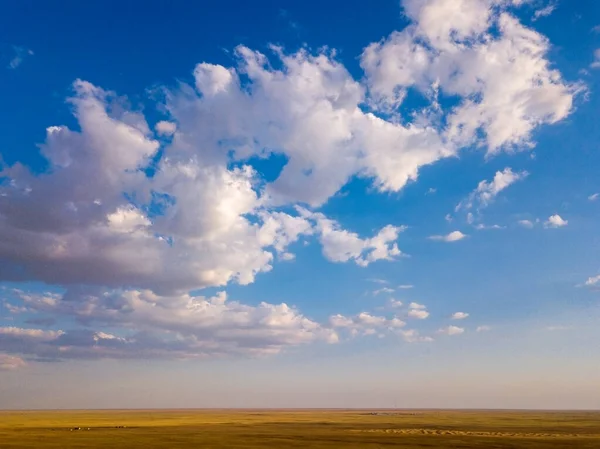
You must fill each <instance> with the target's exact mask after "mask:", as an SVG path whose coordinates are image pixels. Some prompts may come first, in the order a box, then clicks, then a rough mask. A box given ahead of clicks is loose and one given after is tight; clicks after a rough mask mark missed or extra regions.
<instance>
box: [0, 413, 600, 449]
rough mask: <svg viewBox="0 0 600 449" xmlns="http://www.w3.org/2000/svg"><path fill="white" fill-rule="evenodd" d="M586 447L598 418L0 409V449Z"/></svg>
mask: <svg viewBox="0 0 600 449" xmlns="http://www.w3.org/2000/svg"><path fill="white" fill-rule="evenodd" d="M189 447H193V448H309V447H310V448H338V447H339V448H342V447H343V448H359V447H360V448H384V447H385V448H387V447H402V448H434V447H435V448H446V447H447V448H451V447H452V448H458V447H460V448H471V447H473V448H590V449H592V448H594V449H600V413H596V412H491V411H490V412H488V411H397V410H394V411H390V410H387V411H369V410H364V411H358V410H351V411H338V410H306V411H299V410H278V411H269V410H256V411H253V410H240V411H232V410H210V411H209V410H135V411H125V410H114V411H56V412H37V411H35V412H8V411H7V412H0V448H2V449H12V448H21V449H22V448H28V449H30V448H111V449H112V448H123V449H125V448H189Z"/></svg>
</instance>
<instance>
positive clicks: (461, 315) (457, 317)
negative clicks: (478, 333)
mask: <svg viewBox="0 0 600 449" xmlns="http://www.w3.org/2000/svg"><path fill="white" fill-rule="evenodd" d="M468 317H469V314H468V313H465V312H456V313H454V314H452V319H453V320H464V319H465V318H468Z"/></svg>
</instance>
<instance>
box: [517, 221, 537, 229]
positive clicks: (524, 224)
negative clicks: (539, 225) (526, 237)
mask: <svg viewBox="0 0 600 449" xmlns="http://www.w3.org/2000/svg"><path fill="white" fill-rule="evenodd" d="M518 223H519V226H522V227H524V228H527V229H531V228H533V226H534V224H533V221H531V220H519V221H518Z"/></svg>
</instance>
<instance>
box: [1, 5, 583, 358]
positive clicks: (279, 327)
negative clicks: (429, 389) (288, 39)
mask: <svg viewBox="0 0 600 449" xmlns="http://www.w3.org/2000/svg"><path fill="white" fill-rule="evenodd" d="M513 3H514V2H513V1H509V0H460V1H459V2H458V4H457V2H456V0H426V1H422V0H405V1H404V3H403V5H404V8H405V12H406V16H407V17H408V18H409V20H410V21H411V23H410V25H409V26H408V27H407V28H406V29H404V30H403V31H399V32H394V33H392V34H391V35H390V36H389V37H387V38H386V39H384V40H383V41H381V42H377V43H373V44H371V45H368V46H367V47H366V48H365V50H364V52H363V53H362V55H361V66H362V68H363V70H364V76H360V80H357V79H355V78H354V77H353V76H352V75H351V74H350V73H349V71H348V70H347V69H346V67H344V65H343V64H341V63H340V62H339V61H338V60H337V59H336V56H335V52H334V51H329V50H323V51H317V52H311V51H309V50H307V49H301V50H299V51H296V52H292V53H286V52H285V51H284V50H283V49H281V48H278V47H272V48H271V49H270V51H269V54H268V55H266V54H262V53H260V52H258V51H255V50H252V49H250V48H248V47H245V46H239V47H237V48H236V49H235V52H234V62H233V63H232V65H231V66H229V67H225V66H222V65H215V64H211V63H210V62H201V63H199V64H197V65H196V67H195V69H194V71H193V81H192V82H191V83H189V84H186V83H181V84H178V85H177V87H175V88H172V89H167V88H162V89H160V92H161V94H162V98H161V99H159V100H157V102H158V103H159V104H158V105H157V106H158V109H159V110H161V111H164V113H165V116H164V117H163V118H164V120H161V121H159V122H158V123H156V125H155V126H154V129H152V128H151V126H150V125H149V124H148V123H147V120H146V117H145V116H144V115H143V114H142V113H141V112H140V111H136V110H132V109H131V107H129V106H128V104H127V102H126V100H125V99H123V98H122V97H120V96H118V95H117V94H116V93H114V92H109V91H106V90H104V89H102V88H101V87H99V86H95V85H93V84H91V83H89V82H86V81H82V80H77V81H76V82H75V83H74V84H73V95H72V97H71V98H70V99H69V103H70V105H71V107H72V110H73V113H74V118H75V120H76V121H77V124H76V126H75V127H73V128H69V127H67V126H60V125H59V126H49V127H48V128H47V130H46V137H45V140H44V142H43V143H42V144H41V145H40V151H41V155H42V156H43V157H44V158H45V159H46V161H47V165H48V170H47V171H46V172H44V173H37V172H34V171H32V170H31V169H29V168H28V167H26V166H25V165H23V164H20V163H16V164H14V165H12V166H6V167H4V166H3V167H2V169H1V171H0V177H1V178H2V179H3V180H4V181H3V182H2V183H1V184H0V273H2V280H4V281H38V282H45V283H47V284H52V285H60V286H63V287H65V288H66V289H67V293H66V294H65V295H64V296H62V295H61V296H60V297H53V296H48V295H46V296H45V300H44V301H38V302H36V301H35V300H33V299H31V300H30V302H29V303H27V301H26V300H25V299H24V298H23V299H22V305H18V306H11V307H27V308H29V309H31V311H30V312H26V313H41V314H44V313H45V314H50V315H52V316H58V315H67V316H70V317H72V318H73V319H75V320H76V321H78V322H81V323H86V325H88V324H89V326H93V327H90V328H86V329H83V330H82V329H72V330H69V329H65V330H63V331H61V332H62V333H60V334H49V333H48V332H59V330H53V331H50V330H47V331H42V330H39V329H38V331H40V332H37V333H36V332H33V331H35V330H33V331H31V332H29V331H30V330H26V329H21V328H10V329H11V330H10V331H9V330H7V329H9V328H4V331H2V333H0V337H1V338H2V339H3V340H2V346H1V347H2V348H3V350H4V349H5V348H9V347H10V348H12V349H11V350H10V351H12V352H7V353H9V354H12V355H11V356H13V355H14V356H17V355H18V354H27V355H28V356H33V355H36V356H37V357H47V358H68V357H90V358H93V357H105V356H114V357H136V356H140V357H141V356H151V355H156V356H172V357H184V358H185V357H191V356H196V355H211V354H228V353H237V352H248V351H249V352H252V353H258V354H263V353H275V352H278V351H280V350H282V349H283V348H285V347H287V346H293V345H296V344H301V343H304V342H309V341H320V340H325V341H333V340H335V339H336V334H335V331H334V330H332V329H331V328H330V326H329V325H322V324H319V323H316V322H314V321H312V320H310V319H308V318H306V317H304V316H303V315H302V314H301V313H300V312H299V311H298V310H296V309H294V308H292V307H289V306H287V305H285V304H280V305H273V304H268V303H261V304H259V305H258V306H246V305H243V304H241V303H237V302H235V301H229V300H228V299H227V298H226V296H225V295H224V294H219V295H216V296H213V297H198V296H192V295H190V294H189V292H190V291H192V290H197V289H203V288H207V287H222V286H226V285H228V284H230V283H238V284H241V285H246V284H249V283H252V282H253V281H254V280H255V278H256V276H258V275H259V274H261V273H266V272H269V271H271V270H273V268H274V265H275V263H276V261H282V262H283V261H289V260H292V259H293V258H294V252H293V246H294V245H295V244H297V243H298V242H301V241H304V242H306V241H307V240H308V239H309V238H310V239H313V240H318V241H319V243H320V245H321V246H322V252H323V255H324V257H325V258H326V259H328V260H329V261H332V262H337V263H342V262H351V263H355V264H357V265H359V266H362V267H365V266H367V265H370V264H371V263H373V262H376V261H390V260H394V259H396V258H398V257H400V256H402V252H401V250H400V249H399V247H398V243H397V240H398V238H399V235H400V233H401V232H402V231H403V230H404V227H402V226H400V225H398V224H387V225H386V223H381V224H379V225H378V228H377V229H374V230H373V231H372V233H370V234H369V235H367V236H363V235H359V234H358V233H356V232H353V231H351V230H347V229H345V226H344V224H343V223H340V222H338V221H336V220H334V219H332V218H329V217H327V216H325V215H324V214H323V213H322V212H319V208H320V207H321V206H323V205H324V204H326V203H327V201H328V200H329V199H330V198H331V197H332V196H333V195H335V194H336V193H338V192H339V191H340V189H341V188H342V187H343V186H344V185H345V184H346V183H348V181H349V180H351V179H353V178H355V177H360V178H363V179H364V180H366V181H367V182H368V183H370V184H371V186H372V187H373V188H374V189H376V190H377V191H379V192H398V191H400V190H401V189H402V188H403V187H405V186H406V185H407V184H408V183H409V182H413V181H415V180H416V179H417V178H418V176H419V173H420V171H421V170H422V169H423V167H425V166H427V165H431V164H434V163H436V162H438V161H439V160H441V159H444V158H448V157H453V156H456V155H457V154H458V153H459V151H461V150H462V149H464V148H471V147H474V146H482V147H485V148H486V150H487V152H488V154H494V153H497V152H499V151H502V150H505V149H512V148H529V147H530V146H531V145H532V144H533V142H532V141H531V135H532V132H533V131H534V129H535V128H536V127H538V126H540V125H542V124H549V123H556V122H558V121H560V120H562V119H563V118H565V117H566V116H568V115H569V113H570V112H571V110H572V105H573V98H574V95H575V94H576V93H577V91H578V89H579V88H580V86H578V85H577V84H569V83H567V82H566V81H564V80H563V78H562V76H561V74H560V73H559V72H558V71H557V70H554V69H552V68H551V66H550V62H549V61H548V60H547V52H548V49H549V45H550V44H549V42H548V40H547V39H546V38H545V37H543V36H542V35H540V34H539V33H537V32H536V31H534V30H531V29H529V28H526V27H525V26H523V25H522V24H521V23H520V22H519V21H518V19H517V18H516V17H515V16H513V15H511V14H510V13H509V12H508V11H509V10H508V6H509V5H512V4H513ZM15 51H16V49H15ZM23 51H25V53H24V54H23V55H26V54H30V53H29V51H28V50H26V49H24V50H23ZM18 55H19V53H18V52H17V56H18ZM23 55H21V56H23ZM21 62H22V57H21V59H19V60H15V63H14V64H12V63H11V66H13V65H14V67H13V68H15V67H17V66H18V65H19V64H20V63H21ZM410 90H412V91H414V92H415V93H416V94H417V95H421V96H422V97H423V99H424V100H425V101H426V103H427V104H426V106H424V107H423V108H421V109H418V110H410V108H408V107H406V108H404V109H402V110H400V107H403V106H407V105H405V103H404V98H405V96H406V95H407V93H408V92H409V91H410ZM442 96H444V97H446V98H448V97H453V98H456V99H457V102H456V104H455V105H454V106H450V107H446V106H443V105H442V103H440V101H439V98H441V97H442ZM271 157H277V158H281V160H282V161H283V168H282V169H281V171H280V172H279V173H276V174H275V175H274V177H273V178H274V179H273V178H271V177H270V176H269V177H267V176H266V174H265V173H263V172H261V171H260V170H259V168H258V167H259V166H260V164H255V163H254V162H253V161H255V160H257V159H263V160H265V159H269V158H271ZM497 175H498V174H497ZM521 175H522V173H521V174H519V173H512V172H508V173H507V172H506V170H505V171H504V172H501V173H500V175H498V176H500V178H501V179H498V181H497V180H496V178H494V180H493V181H491V182H489V183H488V182H486V183H485V184H483V185H481V191H478V192H477V197H476V199H474V201H477V202H478V204H480V205H483V204H484V203H485V204H487V202H489V201H491V200H492V199H493V197H494V196H495V195H496V194H497V193H498V192H499V191H500V190H501V189H502V188H504V187H502V186H503V185H504V184H502V183H503V182H504V183H505V184H506V183H507V182H509V181H510V180H509V179H508V178H510V177H511V176H521ZM74 186H75V187H74ZM565 223H566V222H565ZM465 237H466V235H465V234H463V233H462V232H460V231H454V232H452V233H450V234H448V235H446V236H433V237H432V238H433V239H434V240H440V241H445V242H452V241H458V240H461V239H463V238H465ZM77 286H86V287H85V289H87V290H85V291H84V290H81V289H83V288H84V287H77ZM15 310H16V309H15ZM410 311H420V312H421V315H423V313H427V312H426V311H424V310H423V309H417V308H410ZM410 311H409V313H410ZM413 313H416V312H413ZM379 318H382V317H379ZM31 319H35V320H46V319H47V317H45V316H40V317H32V318H31ZM348 319H349V320H350V322H351V323H352V325H351V326H350V328H351V330H352V331H355V332H372V329H375V330H376V332H377V333H379V332H380V331H381V330H382V329H390V328H392V329H397V328H400V327H401V326H400V323H401V322H402V320H400V319H399V318H397V317H392V318H385V317H383V321H382V320H381V319H378V317H376V316H372V315H368V314H367V315H362V314H361V315H359V316H356V317H352V318H348ZM340 320H341V319H340ZM394 320H398V321H394ZM342 321H343V320H342ZM342 321H340V322H342ZM38 322H42V321H38ZM96 326H97V327H96ZM19 329H21V330H19ZM103 329H104V330H103ZM106 329H110V330H111V331H110V332H108V331H107V330H106ZM113 329H116V330H113ZM28 332H29V333H28ZM44 332H46V333H44ZM402 332H404V334H402V335H403V336H404V338H405V339H407V340H408V339H413V340H415V339H418V338H423V339H425V338H426V337H418V333H416V331H414V332H413V331H412V330H402ZM34 334H35V335H34ZM399 335H400V334H399ZM6 345H10V346H6ZM7 351H8V350H7Z"/></svg>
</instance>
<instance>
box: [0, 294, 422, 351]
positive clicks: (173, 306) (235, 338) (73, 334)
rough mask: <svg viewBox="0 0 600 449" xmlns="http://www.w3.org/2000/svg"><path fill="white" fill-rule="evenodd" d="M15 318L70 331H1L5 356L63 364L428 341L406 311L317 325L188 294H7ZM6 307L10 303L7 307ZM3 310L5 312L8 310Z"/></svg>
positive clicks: (268, 307) (270, 309)
mask: <svg viewBox="0 0 600 449" xmlns="http://www.w3.org/2000/svg"><path fill="white" fill-rule="evenodd" d="M5 296H10V297H11V298H12V301H11V303H10V305H9V307H10V308H11V309H12V310H13V315H14V316H17V315H21V316H28V317H35V318H33V319H36V318H37V319H38V320H40V321H41V320H43V319H48V318H52V317H60V318H61V319H62V320H63V321H64V320H65V319H67V320H68V321H70V322H74V323H76V324H78V327H74V326H73V325H72V324H71V325H70V326H71V328H70V330H63V329H54V330H44V329H39V328H33V329H25V328H21V327H18V326H7V327H0V348H2V351H3V352H5V353H8V354H19V355H22V356H24V357H25V358H26V359H28V360H34V361H36V360H37V361H59V360H66V359H101V358H164V359H196V358H202V357H215V356H222V357H224V356H232V355H233V356H240V355H253V356H261V355H271V354H276V353H279V352H281V351H282V350H284V349H286V348H290V347H294V346H300V345H305V344H308V343H316V342H322V343H326V344H332V343H337V342H339V341H341V340H344V339H348V338H352V337H355V336H357V335H363V336H368V335H377V336H379V337H382V336H386V335H390V336H396V337H398V338H402V339H404V340H405V341H407V342H419V341H430V340H431V338H430V337H427V336H421V335H420V334H419V332H418V331H417V330H416V329H405V328H404V327H405V326H406V322H405V321H403V320H402V319H401V317H402V315H405V316H406V317H413V315H412V314H411V313H410V311H409V310H400V309H401V307H402V306H401V303H399V302H398V303H397V304H396V305H395V307H394V311H393V313H392V314H391V315H390V314H387V315H373V314H371V313H368V312H361V313H360V314H358V315H356V316H355V317H353V318H347V317H344V316H342V315H335V316H332V317H331V318H330V320H329V321H328V322H325V323H318V322H316V321H314V320H312V319H310V318H307V317H305V316H303V315H302V314H301V313H300V311H299V310H297V309H296V308H294V307H289V306H288V305H286V304H278V305H274V304H268V303H264V302H263V303H260V304H258V305H257V306H250V305H244V304H241V303H239V302H236V301H230V300H228V298H227V295H226V294H225V293H224V292H222V293H219V294H217V295H216V296H214V297H210V298H206V297H202V296H190V295H188V294H180V295H172V296H158V295H156V294H155V293H153V292H151V291H150V290H144V291H140V290H114V291H110V292H108V291H106V290H105V289H101V288H90V287H79V288H74V289H71V290H68V291H66V292H65V293H64V294H56V293H44V294H39V293H32V292H26V291H22V290H18V289H15V290H13V291H12V292H8V293H5ZM7 304H8V303H7ZM7 304H5V307H8V306H7Z"/></svg>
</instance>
